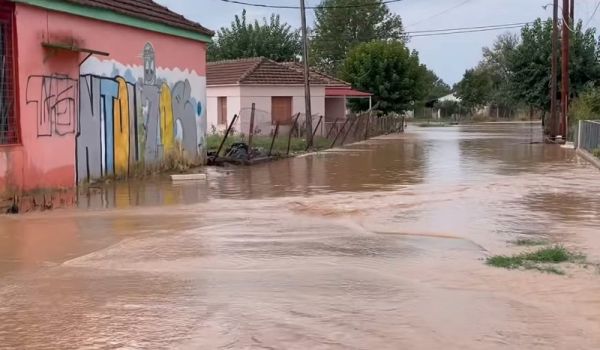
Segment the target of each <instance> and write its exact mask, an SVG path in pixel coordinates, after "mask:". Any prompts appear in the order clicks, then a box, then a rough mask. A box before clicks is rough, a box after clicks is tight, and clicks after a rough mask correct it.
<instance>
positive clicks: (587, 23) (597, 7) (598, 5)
mask: <svg viewBox="0 0 600 350" xmlns="http://www.w3.org/2000/svg"><path fill="white" fill-rule="evenodd" d="M599 8H600V1H598V3H597V4H596V8H594V12H592V15H591V16H590V18H588V20H587V21H586V22H585V26H584V27H587V26H588V25H589V24H590V22H591V21H592V19H593V18H594V16H596V12H598V9H599Z"/></svg>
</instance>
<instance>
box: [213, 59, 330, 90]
mask: <svg viewBox="0 0 600 350" xmlns="http://www.w3.org/2000/svg"><path fill="white" fill-rule="evenodd" d="M206 79H207V85H209V86H211V85H212V86H214V85H238V84H240V85H303V84H304V74H303V73H302V71H298V70H296V69H292V68H290V67H288V66H286V65H285V64H282V63H277V62H275V61H272V60H270V59H267V58H264V57H257V58H246V59H239V60H229V61H217V62H209V63H208V69H207V74H206ZM310 80H311V83H312V84H315V85H327V81H325V80H324V79H323V78H322V77H320V76H318V75H312V74H311V77H310Z"/></svg>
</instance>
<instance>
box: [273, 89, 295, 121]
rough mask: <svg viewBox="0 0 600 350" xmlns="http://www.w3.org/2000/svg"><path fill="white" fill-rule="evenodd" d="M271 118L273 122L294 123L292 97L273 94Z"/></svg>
mask: <svg viewBox="0 0 600 350" xmlns="http://www.w3.org/2000/svg"><path fill="white" fill-rule="evenodd" d="M271 120H272V122H273V124H276V123H277V122H279V124H280V125H288V124H292V98H291V97H282V96H273V97H271Z"/></svg>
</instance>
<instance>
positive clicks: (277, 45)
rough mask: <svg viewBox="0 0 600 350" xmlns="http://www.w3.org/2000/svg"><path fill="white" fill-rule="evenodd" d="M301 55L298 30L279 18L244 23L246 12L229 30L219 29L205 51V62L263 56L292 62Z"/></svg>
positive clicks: (235, 20)
mask: <svg viewBox="0 0 600 350" xmlns="http://www.w3.org/2000/svg"><path fill="white" fill-rule="evenodd" d="M301 52H302V42H301V40H300V32H299V30H294V29H292V27H291V26H290V25H289V24H282V23H281V20H280V18H279V15H275V14H273V15H271V17H270V19H269V21H267V19H266V18H263V22H262V23H260V22H259V21H258V20H256V21H254V23H247V21H246V10H244V11H242V15H241V16H238V15H236V16H235V19H234V21H233V22H231V25H230V27H229V28H225V27H223V28H221V29H220V30H219V31H218V32H217V35H216V38H215V40H214V41H213V43H211V44H210V45H209V48H208V60H209V61H215V60H224V59H238V58H248V57H259V56H262V57H267V58H270V59H272V60H275V61H291V60H294V59H295V58H296V57H297V56H298V55H300V54H301Z"/></svg>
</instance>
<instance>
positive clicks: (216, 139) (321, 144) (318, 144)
mask: <svg viewBox="0 0 600 350" xmlns="http://www.w3.org/2000/svg"><path fill="white" fill-rule="evenodd" d="M222 139H223V136H222V135H218V134H213V135H209V136H208V138H207V148H208V150H209V151H217V150H218V149H219V145H220V144H221V140H222ZM271 140H272V137H270V136H255V137H254V138H253V139H252V147H254V148H260V149H263V150H264V151H265V152H268V151H269V148H270V147H271ZM236 142H248V140H247V138H245V137H240V136H233V137H231V136H230V137H228V138H227V140H226V141H225V145H224V146H223V150H222V151H221V155H223V154H224V153H225V150H226V149H228V148H229V147H231V145H232V144H234V143H236ZM313 143H314V149H316V150H323V149H327V148H329V146H331V141H330V140H328V139H326V138H325V137H319V136H315V138H314V140H313ZM287 144H288V138H287V137H284V136H280V137H277V138H276V139H275V143H274V144H273V153H275V154H284V153H286V152H287ZM305 151H306V140H305V139H303V138H299V137H293V138H292V140H291V142H290V153H298V152H305Z"/></svg>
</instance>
